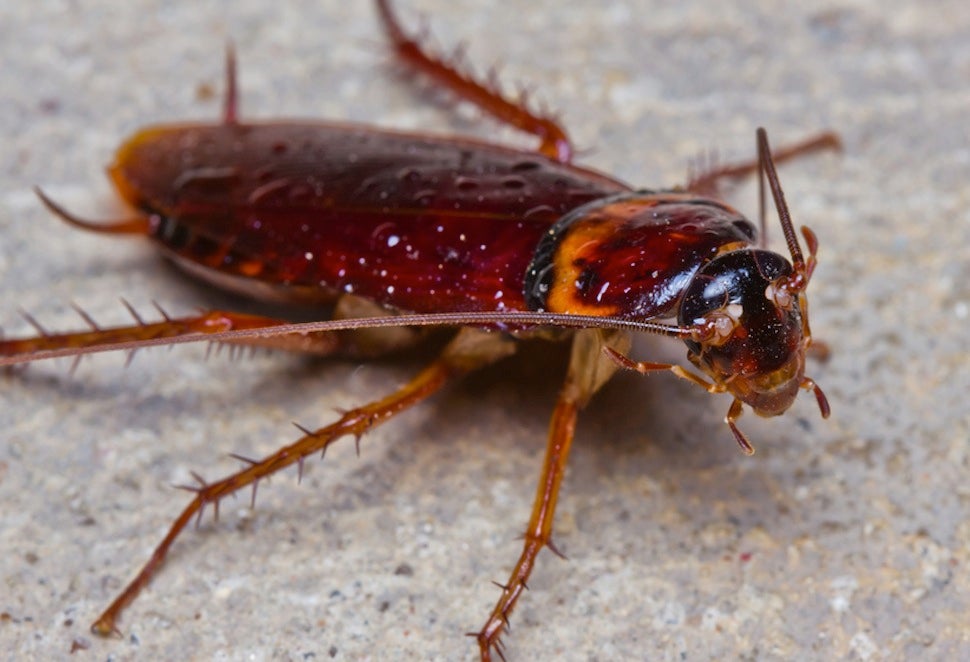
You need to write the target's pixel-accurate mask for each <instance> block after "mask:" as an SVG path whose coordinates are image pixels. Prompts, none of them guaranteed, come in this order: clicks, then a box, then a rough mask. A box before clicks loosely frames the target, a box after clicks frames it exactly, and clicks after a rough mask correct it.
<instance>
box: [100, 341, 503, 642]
mask: <svg viewBox="0 0 970 662" xmlns="http://www.w3.org/2000/svg"><path fill="white" fill-rule="evenodd" d="M513 351H514V345H513V344H512V342H511V341H510V340H508V339H505V338H503V337H501V336H499V335H498V334H486V333H483V332H479V331H475V330H473V329H464V330H462V331H461V332H459V334H458V335H457V336H456V337H455V338H454V340H452V342H451V343H449V345H448V346H447V347H446V348H445V350H444V352H443V353H442V355H441V356H440V357H439V358H438V359H437V360H436V361H435V362H434V363H432V364H431V365H429V366H428V367H427V368H425V369H424V370H422V371H421V372H420V373H419V374H418V375H417V376H416V377H415V378H414V379H412V380H411V381H410V382H408V383H407V384H406V385H405V386H404V387H402V388H401V389H399V390H397V391H396V392H394V393H392V394H391V395H389V396H387V397H385V398H383V399H381V400H378V401H376V402H372V403H370V404H368V405H364V406H363V407H358V408H356V409H352V410H350V411H348V412H346V413H345V414H344V415H343V416H341V417H340V419H339V420H337V421H336V422H334V423H331V424H330V425H327V426H325V427H322V428H320V429H318V430H315V431H312V432H311V431H309V430H304V432H305V433H306V434H305V435H304V436H302V437H300V438H299V439H298V440H297V441H295V442H294V443H292V444H290V445H289V446H286V447H285V448H281V449H280V450H278V451H277V452H275V453H273V454H272V455H269V456H267V457H265V458H263V459H262V460H259V461H258V462H255V461H254V462H251V463H250V465H249V466H247V467H246V468H245V469H243V470H242V471H239V472H237V473H234V474H232V475H231V476H228V477H227V478H224V479H222V480H220V481H217V482H215V483H203V484H202V485H201V486H200V487H198V488H193V489H194V491H195V497H194V498H193V499H192V501H191V503H189V505H188V506H187V507H186V508H185V510H183V511H182V513H181V514H180V515H179V516H178V517H177V518H176V519H175V521H174V522H173V523H172V526H171V528H170V529H169V531H168V533H167V534H166V535H165V537H164V538H163V539H162V542H161V543H160V544H159V545H158V547H156V548H155V551H154V552H153V553H152V556H151V558H150V559H149V561H148V562H147V563H146V564H145V566H144V567H143V568H142V569H141V571H140V572H139V573H138V575H137V576H136V577H135V578H134V579H133V580H132V581H131V583H129V584H128V586H126V587H125V589H124V590H123V591H122V592H121V594H120V595H119V596H118V597H117V598H115V600H114V602H112V603H111V605H110V606H109V607H108V608H107V609H105V611H104V613H102V614H101V616H100V617H99V618H98V620H97V621H95V622H94V624H93V625H92V626H91V629H92V630H93V631H94V632H95V633H97V634H101V635H110V634H112V633H116V632H117V622H118V619H119V617H120V616H121V612H122V611H124V609H125V608H126V607H127V606H128V605H129V604H131V602H132V600H134V599H135V598H136V597H137V596H138V594H139V593H140V592H141V590H142V589H143V588H144V587H145V586H146V585H147V584H148V582H149V581H151V579H152V577H153V576H154V575H155V574H156V573H157V572H158V570H159V568H160V567H161V565H162V563H163V562H164V560H165V556H166V555H167V554H168V551H169V548H170V547H171V546H172V544H173V543H174V542H175V539H176V538H178V536H179V534H180V533H181V532H182V530H183V529H185V527H186V525H188V523H189V522H190V521H192V518H194V517H196V516H199V517H201V515H202V512H203V510H204V509H205V507H206V506H208V505H212V506H213V508H215V512H216V514H218V508H219V501H220V500H222V499H223V498H224V497H226V496H228V495H230V494H232V493H234V492H237V491H238V490H240V489H242V488H244V487H247V486H250V485H251V486H252V487H253V494H254V496H255V489H256V484H257V483H258V481H260V480H261V479H263V478H265V477H267V476H270V475H272V474H274V473H276V472H277V471H279V470H281V469H283V468H284V467H288V466H290V465H292V464H297V465H298V467H300V468H302V465H303V462H304V460H305V459H306V457H307V456H309V455H311V454H313V453H316V452H322V451H323V450H325V449H326V448H327V446H329V445H330V443H331V442H333V441H335V440H336V439H339V438H340V437H343V436H346V435H353V436H354V437H356V438H358V439H359V438H360V437H361V435H363V434H364V433H365V432H367V431H368V430H370V429H371V428H373V427H376V426H377V425H380V424H381V423H383V422H385V421H387V420H389V419H391V418H392V417H393V416H395V415H397V414H399V413H400V412H402V411H404V410H405V409H407V408H409V407H411V406H413V405H415V404H417V403H419V402H421V401H422V400H424V399H425V398H427V397H428V396H430V395H432V394H433V393H435V392H437V391H438V390H439V389H440V388H441V387H442V386H444V385H445V384H446V383H447V382H448V381H450V380H451V379H453V378H455V377H458V376H460V375H463V374H465V373H467V372H470V371H472V370H475V369H477V368H480V367H482V366H484V365H487V364H489V363H492V362H494V361H496V360H498V359H500V358H502V357H504V356H507V355H509V354H510V353H512V352H513Z"/></svg>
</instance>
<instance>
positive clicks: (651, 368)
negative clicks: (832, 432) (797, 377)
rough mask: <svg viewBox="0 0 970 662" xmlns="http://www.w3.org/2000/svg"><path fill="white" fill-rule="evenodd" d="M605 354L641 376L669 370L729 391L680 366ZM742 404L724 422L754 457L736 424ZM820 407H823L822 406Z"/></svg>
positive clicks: (733, 406)
mask: <svg viewBox="0 0 970 662" xmlns="http://www.w3.org/2000/svg"><path fill="white" fill-rule="evenodd" d="M603 353H604V354H606V356H607V357H608V358H609V359H610V360H611V361H613V362H614V363H616V365H618V366H619V367H621V368H624V369H626V370H633V371H635V372H639V373H640V374H641V375H645V374H647V373H648V372H656V371H658V370H669V371H670V372H672V373H673V374H675V375H677V376H678V377H680V378H681V379H683V380H686V381H688V382H690V383H692V384H696V385H697V386H700V387H701V388H702V389H704V390H705V391H707V392H708V393H724V392H725V391H727V388H726V387H725V386H724V385H723V384H718V383H716V382H714V383H712V382H709V381H707V380H706V379H704V378H703V377H701V376H700V375H697V374H694V373H693V372H691V371H689V370H685V369H684V368H682V367H681V366H679V365H675V364H672V363H652V362H649V361H634V360H633V359H631V358H629V357H627V356H624V355H623V354H620V353H619V352H617V351H616V350H614V349H613V348H611V347H604V348H603ZM806 380H807V381H809V382H811V380H810V379H808V378H806ZM803 388H814V389H816V397H818V395H819V393H820V392H821V389H819V388H818V387H817V386H815V382H812V383H811V386H804V385H803ZM821 397H822V398H823V399H824V398H825V396H824V395H822V396H821ZM820 402H821V401H820ZM742 404H743V403H742V402H741V401H740V400H738V399H737V398H735V399H734V401H733V402H732V403H731V407H730V409H728V413H727V416H725V417H724V422H725V423H727V425H728V427H729V428H731V432H732V433H733V434H734V439H735V441H737V442H738V446H740V447H741V450H742V452H744V454H745V455H754V447H753V446H752V445H751V443H750V442H749V441H748V438H747V437H746V436H745V435H744V433H743V432H741V430H740V429H739V428H738V426H737V425H736V424H735V421H736V420H737V419H738V418H740V416H741V414H742V412H743V410H742ZM819 406H820V407H821V404H820V405H819ZM823 411H824V410H823ZM823 417H824V415H823Z"/></svg>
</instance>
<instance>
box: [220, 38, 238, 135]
mask: <svg viewBox="0 0 970 662" xmlns="http://www.w3.org/2000/svg"><path fill="white" fill-rule="evenodd" d="M238 121H239V85H238V83H237V77H236V47H235V46H234V45H233V43H232V40H230V41H229V42H228V43H227V44H226V96H225V99H223V103H222V123H223V124H236V123H237V122H238Z"/></svg>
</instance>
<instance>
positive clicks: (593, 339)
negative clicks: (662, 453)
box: [474, 329, 629, 660]
mask: <svg viewBox="0 0 970 662" xmlns="http://www.w3.org/2000/svg"><path fill="white" fill-rule="evenodd" d="M608 343H609V344H611V345H613V346H615V347H617V348H618V349H619V351H625V350H626V349H628V348H629V338H627V337H626V336H625V335H623V334H614V335H612V336H608V337H607V336H606V335H605V334H602V333H600V332H598V331H597V330H595V329H584V330H582V331H579V332H578V333H577V334H576V336H575V337H574V340H573V348H572V354H571V356H570V361H569V371H568V373H567V375H566V382H565V384H564V385H563V389H562V391H561V392H560V394H559V400H558V402H557V403H556V408H555V410H554V411H553V414H552V421H551V422H550V425H549V438H548V441H547V443H546V453H545V457H544V459H543V463H542V474H541V475H540V477H539V485H538V487H537V489H536V496H535V500H534V502H533V506H532V516H531V517H530V518H529V524H528V525H527V526H526V530H525V536H524V542H523V545H522V553H521V554H520V555H519V560H518V562H517V563H516V564H515V568H514V569H513V570H512V574H511V575H510V576H509V580H508V582H507V583H505V584H504V585H500V587H501V589H502V595H501V597H500V598H499V600H498V602H497V603H496V605H495V608H494V609H493V610H492V613H491V615H490V616H489V618H488V620H487V621H486V622H485V625H484V626H483V627H482V629H481V631H479V632H478V633H477V634H476V635H474V636H475V638H476V639H477V640H478V646H479V650H480V652H481V658H482V660H491V654H492V651H493V650H495V651H496V652H498V654H499V656H500V657H502V659H504V655H502V650H501V642H500V641H499V638H500V637H501V635H502V632H503V631H504V630H505V629H506V628H507V627H508V625H509V615H510V614H511V613H512V610H513V609H514V608H515V604H516V602H517V601H518V599H519V597H520V596H521V595H522V591H523V590H524V589H525V588H526V583H527V582H528V579H529V576H530V575H531V574H532V569H533V568H534V567H535V562H536V557H537V556H538V555H539V552H540V551H542V548H543V547H549V548H550V549H551V550H552V551H553V552H555V553H556V554H557V555H559V556H561V554H560V553H559V551H558V550H557V549H556V548H555V547H554V546H553V543H552V521H553V517H554V515H555V511H556V501H557V499H558V497H559V487H560V485H561V483H562V479H563V476H564V474H565V472H566V462H567V460H568V458H569V449H570V446H571V445H572V441H573V434H574V432H575V429H576V416H577V414H578V412H579V410H580V409H581V408H582V407H583V406H584V405H585V404H586V403H587V402H588V401H589V399H590V398H591V397H592V395H593V394H594V393H595V392H596V391H597V390H598V389H599V388H600V387H601V386H602V385H603V384H604V383H605V382H606V381H607V380H608V379H609V378H610V376H612V374H613V373H614V371H615V370H616V366H615V364H613V363H612V362H611V361H609V360H608V359H607V358H605V356H604V354H603V348H604V346H608V345H607V344H608Z"/></svg>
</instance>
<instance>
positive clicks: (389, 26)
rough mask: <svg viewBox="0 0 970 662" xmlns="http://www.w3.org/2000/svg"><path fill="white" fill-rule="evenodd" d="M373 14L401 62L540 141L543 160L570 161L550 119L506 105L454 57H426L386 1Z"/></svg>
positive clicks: (521, 105)
mask: <svg viewBox="0 0 970 662" xmlns="http://www.w3.org/2000/svg"><path fill="white" fill-rule="evenodd" d="M377 10H378V12H379V13H380V17H381V22H382V23H383V24H384V31H385V32H386V33H387V36H388V38H389V39H390V40H391V45H392V46H393V48H394V52H395V53H396V54H397V56H398V57H399V58H401V59H402V60H403V61H404V62H406V63H407V64H408V65H410V66H411V67H413V68H414V69H417V70H418V71H420V72H422V73H424V74H425V75H427V76H429V77H430V78H431V79H432V80H434V81H435V82H436V83H438V84H440V85H442V86H444V87H446V88H448V89H449V90H451V91H452V92H454V93H455V94H457V95H458V96H459V97H461V98H462V99H465V100H467V101H470V102H471V103H473V104H475V105H476V106H478V107H479V108H480V109H481V110H483V111H484V112H486V113H488V114H490V115H492V116H493V117H495V118H496V119H498V120H500V121H502V122H505V123H506V124H508V125H510V126H513V127H515V128H517V129H520V130H522V131H525V132H526V133H531V134H533V135H534V136H537V137H538V138H539V140H541V141H542V142H541V144H540V145H539V151H540V152H541V153H542V154H544V155H545V156H548V157H549V158H551V159H555V160H557V161H559V162H560V163H569V161H570V160H572V155H573V146H572V143H571V142H570V140H569V137H568V136H567V135H566V131H565V129H563V127H561V126H560V125H559V124H558V123H557V122H556V121H555V120H553V119H552V118H550V117H543V116H541V115H537V114H535V113H534V112H532V111H531V110H529V108H528V106H527V105H526V103H525V99H524V96H523V98H520V100H519V101H518V102H515V101H509V100H508V99H506V98H505V97H504V96H503V95H502V93H501V92H500V91H499V90H498V88H497V86H496V85H495V84H491V83H482V82H480V81H478V80H476V79H475V78H474V77H473V76H471V75H470V74H468V73H466V72H464V71H461V69H460V68H459V66H458V65H460V61H459V58H458V57H457V56H456V57H454V58H452V61H451V62H449V61H447V60H444V59H442V58H440V57H435V56H434V55H431V54H430V53H428V52H427V51H426V50H425V49H424V48H423V46H422V44H421V43H420V39H419V38H415V37H410V36H408V35H407V34H406V33H405V32H404V30H403V29H402V28H401V24H400V22H399V21H398V20H397V16H395V14H394V11H393V10H392V9H391V3H390V0H378V2H377Z"/></svg>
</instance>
